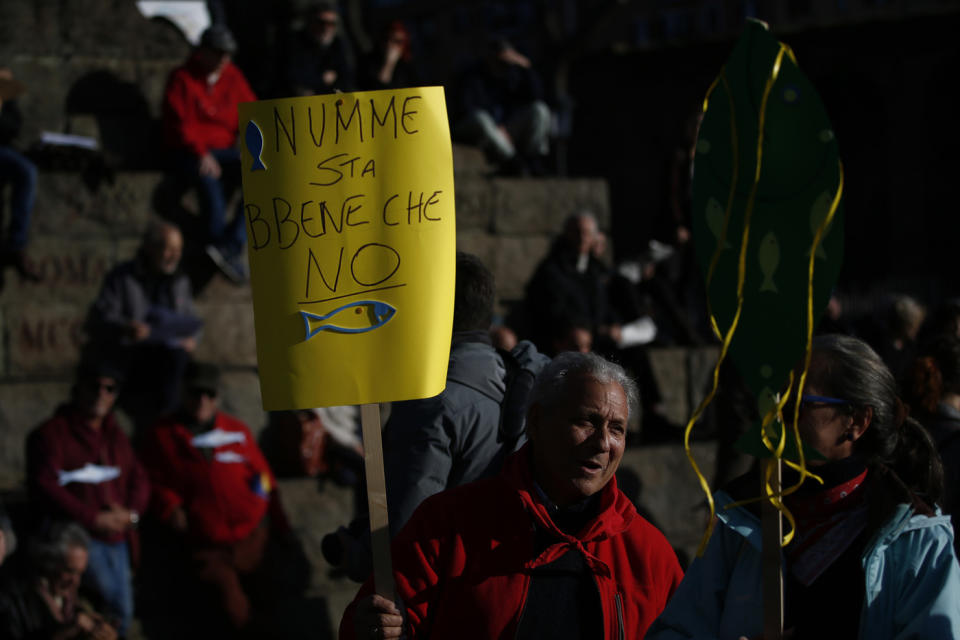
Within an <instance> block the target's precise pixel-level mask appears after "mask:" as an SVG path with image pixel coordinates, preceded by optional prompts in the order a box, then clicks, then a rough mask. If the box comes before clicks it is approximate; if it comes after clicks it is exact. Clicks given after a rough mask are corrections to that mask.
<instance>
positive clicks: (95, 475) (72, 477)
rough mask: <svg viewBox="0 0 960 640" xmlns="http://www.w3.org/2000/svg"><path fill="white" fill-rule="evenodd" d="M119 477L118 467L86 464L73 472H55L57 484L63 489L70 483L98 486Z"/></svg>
mask: <svg viewBox="0 0 960 640" xmlns="http://www.w3.org/2000/svg"><path fill="white" fill-rule="evenodd" d="M119 477H120V467H106V466H101V465H99V464H93V463H91V462H88V463H87V464H85V465H83V466H82V467H80V468H79V469H74V470H73V471H57V483H58V484H59V485H60V486H61V487H63V486H66V485H68V484H70V483H71V482H80V483H83V484H100V483H101V482H107V481H109V480H113V479H114V478H119Z"/></svg>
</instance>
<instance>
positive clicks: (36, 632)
mask: <svg viewBox="0 0 960 640" xmlns="http://www.w3.org/2000/svg"><path fill="white" fill-rule="evenodd" d="M88 545H89V538H88V537H87V534H86V533H84V531H83V528H82V527H80V526H79V525H77V524H74V523H59V524H56V525H54V526H52V527H51V528H50V530H49V531H46V532H44V533H43V534H41V535H39V536H37V537H36V538H34V539H31V540H30V541H28V543H27V558H26V560H25V561H24V562H23V563H22V564H21V566H20V567H18V571H15V572H14V573H13V574H11V575H10V576H7V578H6V579H5V580H4V582H3V584H2V585H0V634H2V636H3V638H5V639H7V640H27V639H32V638H50V639H51V640H59V639H63V640H66V639H68V638H89V639H93V640H116V638H117V631H116V628H115V627H114V626H113V624H111V621H110V620H109V619H108V617H106V616H104V615H102V614H101V613H98V609H97V608H96V607H95V605H97V604H99V602H100V601H99V598H98V594H97V593H96V590H94V589H90V588H89V587H88V586H87V585H86V583H85V582H82V580H81V576H84V575H85V571H86V568H87V560H88V558H89V553H88V551H87V547H88Z"/></svg>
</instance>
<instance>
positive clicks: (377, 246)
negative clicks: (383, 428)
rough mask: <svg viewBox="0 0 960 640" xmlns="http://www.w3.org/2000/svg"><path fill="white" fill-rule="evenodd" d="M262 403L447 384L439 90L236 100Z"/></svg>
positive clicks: (448, 231)
mask: <svg viewBox="0 0 960 640" xmlns="http://www.w3.org/2000/svg"><path fill="white" fill-rule="evenodd" d="M240 132H241V136H242V138H243V141H244V144H243V153H242V172H243V198H244V208H245V212H246V223H247V237H248V255H249V258H250V283H251V287H252V290H253V307H254V320H255V325H256V334H257V360H258V363H259V366H260V389H261V392H262V395H263V407H264V409H266V410H278V409H298V408H307V407H320V406H331V405H341V404H363V403H369V402H387V401H393V400H406V399H412V398H424V397H429V396H433V395H436V394H438V393H440V392H441V391H442V390H443V388H444V385H445V383H446V375H447V360H448V358H449V352H450V335H451V329H452V323H453V289H454V271H455V268H456V253H455V252H456V227H455V219H454V198H453V158H452V153H451V148H450V129H449V125H448V124H447V112H446V106H445V104H444V96H443V88H442V87H421V88H415V89H401V90H394V91H365V92H359V93H349V94H336V95H327V96H311V97H306V98H288V99H281V100H263V101H260V102H250V103H244V104H241V105H240Z"/></svg>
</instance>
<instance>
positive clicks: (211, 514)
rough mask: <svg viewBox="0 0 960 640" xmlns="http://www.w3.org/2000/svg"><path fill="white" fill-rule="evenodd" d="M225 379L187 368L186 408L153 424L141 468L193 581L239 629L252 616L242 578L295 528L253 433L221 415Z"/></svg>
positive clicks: (206, 369) (212, 370) (211, 370)
mask: <svg viewBox="0 0 960 640" xmlns="http://www.w3.org/2000/svg"><path fill="white" fill-rule="evenodd" d="M219 379H220V372H219V370H218V369H217V367H216V366H215V365H212V364H207V363H198V362H193V363H191V364H190V365H189V366H188V368H187V372H186V374H185V376H184V400H183V407H182V408H181V410H180V411H179V412H178V413H177V414H175V415H173V416H170V417H168V418H162V419H161V420H160V421H159V422H158V423H157V424H156V425H155V426H154V428H153V429H152V431H151V432H150V434H149V435H148V436H147V438H146V441H145V442H144V447H143V462H144V465H145V466H146V468H147V472H148V473H149V475H150V479H151V482H152V483H153V505H152V508H153V509H154V510H155V512H156V515H157V516H158V517H159V518H160V520H161V521H163V522H165V523H166V524H167V525H169V526H170V527H171V528H172V529H173V530H174V531H176V532H178V533H180V534H182V536H183V537H184V540H185V542H186V543H187V546H188V549H189V553H190V555H191V567H192V569H193V571H194V572H195V576H194V577H195V578H197V579H199V580H200V581H201V582H203V583H207V584H209V585H211V586H213V587H214V588H215V591H216V592H217V593H218V596H219V600H220V605H221V607H222V609H223V611H224V613H225V614H226V616H227V618H228V619H229V622H230V623H231V624H232V625H233V626H234V627H236V628H237V629H241V628H244V627H245V626H247V624H248V623H249V621H250V618H251V605H250V599H249V597H248V595H247V593H246V592H245V590H244V588H243V585H242V584H241V576H242V575H244V574H250V573H253V572H254V571H256V570H257V569H258V568H259V567H260V564H261V562H262V560H263V554H264V550H265V548H266V545H267V542H268V540H269V538H270V535H271V533H272V532H273V533H286V532H288V531H289V524H288V522H287V519H286V516H285V514H284V512H283V507H282V506H281V504H280V499H279V495H278V493H277V490H276V480H275V478H274V475H273V472H272V471H271V470H270V467H269V465H268V464H267V461H266V459H265V458H264V457H263V454H262V453H261V451H260V447H258V446H257V443H256V441H255V440H254V438H253V435H252V434H251V433H250V429H248V428H247V426H246V425H245V424H244V423H243V422H241V421H240V420H237V419H236V418H234V417H232V416H229V415H227V414H226V413H223V412H222V411H219V410H218V400H217V393H218V387H219Z"/></svg>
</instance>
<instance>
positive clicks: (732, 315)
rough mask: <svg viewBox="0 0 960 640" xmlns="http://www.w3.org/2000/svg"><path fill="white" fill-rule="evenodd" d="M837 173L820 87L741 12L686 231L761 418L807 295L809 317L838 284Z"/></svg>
mask: <svg viewBox="0 0 960 640" xmlns="http://www.w3.org/2000/svg"><path fill="white" fill-rule="evenodd" d="M761 123H762V134H763V137H762V145H761V146H760V149H759V153H758V142H759V141H760V132H761V128H760V127H761ZM758 160H759V163H760V166H759V174H758V173H757V164H758ZM841 180H842V178H841V168H840V159H839V150H838V147H837V141H836V137H835V136H834V132H833V127H832V126H831V124H830V121H829V119H828V118H827V114H826V110H825V109H824V106H823V103H822V102H821V101H820V97H819V96H818V95H817V93H816V91H815V90H814V88H813V85H812V84H811V83H810V81H809V80H808V79H807V78H806V77H805V76H804V75H803V73H801V71H800V69H799V68H798V66H797V64H796V62H795V61H794V60H793V55H792V53H791V52H790V51H789V49H788V48H787V47H785V46H784V45H781V43H780V42H778V41H777V39H776V38H774V37H773V36H772V35H771V34H770V33H769V32H768V31H767V29H766V27H765V25H763V24H762V23H759V22H756V21H749V22H748V24H747V28H746V29H745V30H744V33H743V35H742V36H741V38H740V40H739V42H738V43H737V45H736V47H735V48H734V50H733V53H732V54H731V55H730V58H729V60H728V61H727V63H726V65H725V66H724V68H723V70H722V71H721V73H720V76H719V77H718V78H717V81H716V83H715V84H714V86H713V88H712V91H711V93H710V95H709V102H708V107H707V109H706V111H705V113H704V117H703V122H702V124H701V127H700V132H699V135H698V138H697V147H696V157H695V164H694V180H693V241H694V246H695V249H696V254H697V260H698V262H699V265H700V268H701V270H702V272H703V274H704V277H705V279H706V280H707V295H708V298H709V302H710V308H711V312H712V314H713V317H714V319H715V322H716V325H717V328H718V330H719V331H720V333H721V334H722V335H726V334H727V333H728V331H729V329H730V328H731V325H732V324H733V323H734V320H735V319H737V326H736V330H735V332H733V334H732V339H731V341H730V345H729V357H731V358H732V359H733V361H734V364H735V365H736V367H737V369H738V370H739V371H740V373H741V375H742V377H743V379H744V382H745V383H746V384H747V386H748V387H749V388H750V390H751V391H752V392H753V394H754V397H755V398H757V402H758V405H759V407H758V408H759V410H760V415H761V416H762V415H764V414H765V413H766V412H767V410H768V409H769V408H770V403H771V402H772V398H773V397H774V395H775V394H776V393H778V392H781V391H783V390H784V389H785V387H786V385H787V381H788V378H789V375H790V372H791V370H793V369H794V368H795V367H796V366H797V364H798V363H799V362H800V361H801V359H802V358H803V355H804V351H805V348H806V345H807V334H808V326H807V325H808V323H807V315H808V306H809V304H810V303H811V302H812V305H813V307H812V311H813V320H814V323H816V322H818V321H819V319H820V316H821V315H822V313H823V310H824V308H825V307H826V305H827V302H828V300H829V298H830V293H831V290H832V289H833V287H834V285H835V284H836V281H837V277H838V275H839V272H840V266H841V263H842V258H843V211H842V205H841V206H839V207H837V209H836V211H835V213H834V216H833V218H832V220H831V222H830V224H829V225H825V224H824V223H825V221H826V219H827V216H828V214H829V212H830V210H831V205H832V203H833V202H834V199H835V197H836V195H837V193H838V189H839V188H840V185H841ZM818 230H819V231H820V235H821V240H820V243H819V245H817V246H816V248H814V241H815V238H816V236H817V233H818ZM811 253H813V256H814V260H813V283H812V284H813V287H812V299H811V296H810V294H809V292H810V288H809V285H810V279H809V265H810V257H811ZM741 261H742V271H741ZM738 290H739V291H742V301H741V300H740V298H739V296H738ZM748 436H749V437H748V438H747V440H748V441H749V444H747V445H746V447H745V448H746V449H747V450H748V451H749V452H750V453H752V454H754V455H760V454H761V452H762V453H764V454H765V453H766V449H764V448H763V446H762V444H761V442H760V437H759V425H757V427H756V428H755V429H754V430H752V431H751V432H750V434H748ZM786 457H787V458H788V459H790V458H793V459H795V453H794V454H793V455H791V454H790V450H789V449H788V451H787V452H786Z"/></svg>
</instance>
